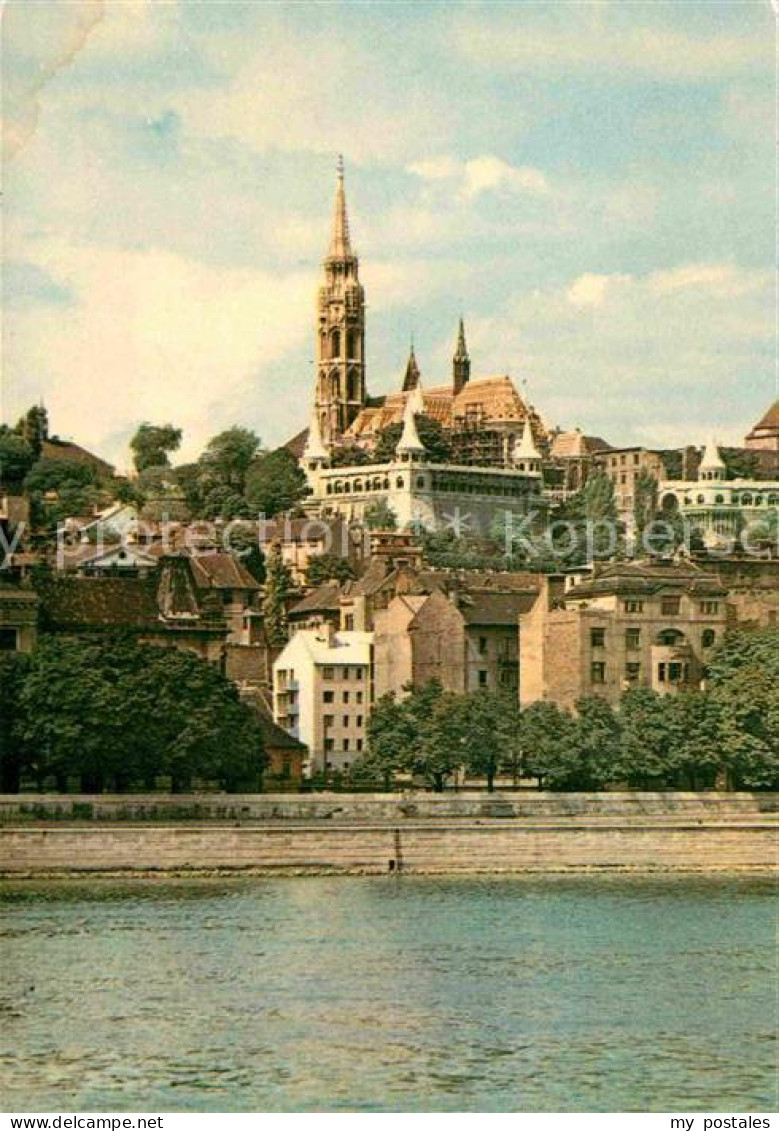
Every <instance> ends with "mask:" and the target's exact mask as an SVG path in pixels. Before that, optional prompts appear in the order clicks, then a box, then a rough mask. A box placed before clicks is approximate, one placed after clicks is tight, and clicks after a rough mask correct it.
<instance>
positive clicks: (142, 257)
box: [4, 240, 312, 461]
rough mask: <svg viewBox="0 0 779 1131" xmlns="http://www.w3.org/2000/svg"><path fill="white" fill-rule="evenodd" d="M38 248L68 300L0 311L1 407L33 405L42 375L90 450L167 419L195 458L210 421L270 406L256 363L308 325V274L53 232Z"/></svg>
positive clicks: (62, 420) (65, 419) (11, 411)
mask: <svg viewBox="0 0 779 1131" xmlns="http://www.w3.org/2000/svg"><path fill="white" fill-rule="evenodd" d="M37 252H38V264H39V267H40V269H41V270H43V271H46V272H47V273H49V274H50V275H52V276H53V277H54V278H58V279H66V280H67V285H68V286H69V288H70V289H71V290H72V291H73V293H74V294H75V295H76V296H77V305H75V306H73V305H71V306H69V307H68V308H67V309H64V310H62V309H59V308H57V307H52V306H49V307H47V308H45V309H43V310H38V311H37V312H35V314H33V312H32V311H31V310H29V309H23V310H18V311H11V312H9V314H8V315H7V318H6V325H5V332H6V345H5V358H4V362H5V365H4V368H5V374H4V383H5V390H4V391H5V396H6V399H7V401H8V415H9V417H11V418H13V417H14V416H15V415H18V414H19V413H21V412H22V411H23V410H24V409H25V408H26V407H27V406H28V405H29V403H31V402H32V401H35V400H36V399H37V398H38V396H39V395H40V393H41V391H42V388H41V387H40V386H39V383H40V382H43V383H44V384H45V396H46V401H47V405H48V407H49V410H50V413H51V416H52V420H53V423H54V426H55V427H56V429H57V431H58V432H59V433H60V434H63V435H80V436H82V437H85V433H88V435H89V437H90V440H91V442H93V443H95V444H97V445H98V446H100V445H104V444H106V443H107V442H108V441H109V440H110V438H111V437H115V436H116V435H120V434H122V431H123V430H127V435H129V432H131V431H132V429H133V427H134V425H136V424H137V423H138V422H139V421H140V420H142V419H156V420H172V421H173V422H174V423H176V424H177V425H179V426H181V427H183V428H184V430H185V433H186V446H185V448H184V450H183V454H184V455H185V456H191V455H194V454H196V453H197V451H198V450H199V448H200V446H201V445H202V443H203V441H204V440H205V439H206V438H207V436H209V435H210V434H212V432H213V431H215V430H216V429H215V428H214V427H213V421H214V420H221V419H225V418H226V419H227V421H228V423H230V422H232V421H236V422H237V421H243V420H246V419H247V418H249V419H252V420H256V419H257V418H258V417H259V416H260V415H261V413H260V412H259V411H258V409H259V406H267V405H269V404H271V403H273V401H274V399H275V398H276V397H277V395H278V390H277V389H274V388H272V387H267V386H266V385H265V384H264V382H263V376H262V374H263V371H264V368H265V367H269V366H270V367H272V366H274V365H276V364H278V363H279V362H280V361H281V360H282V359H283V358H284V356H285V355H286V354H287V352H288V351H289V350H290V349H292V348H293V347H295V346H296V345H298V344H299V343H300V342H301V339H302V338H304V337H305V336H307V334H308V333H309V332H310V307H311V289H312V288H311V279H310V278H309V276H308V274H302V273H301V274H298V273H291V274H288V275H286V276H281V277H278V276H269V275H268V274H267V273H266V272H263V271H259V270H254V271H253V270H248V269H243V268H240V269H233V268H227V267H224V268H218V267H214V266H210V265H206V264H202V263H198V262H195V261H192V260H186V259H184V258H182V257H180V256H175V255H171V254H169V253H166V252H161V251H126V250H122V249H115V248H106V247H102V248H95V247H83V246H81V247H73V246H71V245H68V244H67V243H66V242H64V241H61V240H47V241H40V242H39V245H38V247H37ZM247 387H249V388H251V398H252V399H251V400H249V399H248V398H247V395H246V389H247ZM104 450H105V449H104ZM107 454H109V455H110V456H112V457H114V458H119V459H120V461H122V460H123V458H126V453H125V452H123V451H117V450H116V449H115V448H114V449H113V450H111V451H109V452H108V453H107Z"/></svg>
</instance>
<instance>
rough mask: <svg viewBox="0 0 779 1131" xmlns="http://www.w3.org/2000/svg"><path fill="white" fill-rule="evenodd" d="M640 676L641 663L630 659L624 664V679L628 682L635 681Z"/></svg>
mask: <svg viewBox="0 0 779 1131" xmlns="http://www.w3.org/2000/svg"><path fill="white" fill-rule="evenodd" d="M640 676H641V664H639V663H636V662H634V661H631V662H630V663H629V664H625V679H626V680H628V682H629V683H636V681H637V680H638V679H639V678H640Z"/></svg>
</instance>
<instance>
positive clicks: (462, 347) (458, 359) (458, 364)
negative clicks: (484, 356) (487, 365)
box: [452, 314, 471, 396]
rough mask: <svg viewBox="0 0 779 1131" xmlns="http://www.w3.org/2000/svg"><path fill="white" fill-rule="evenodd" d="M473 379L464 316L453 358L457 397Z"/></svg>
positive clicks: (453, 375)
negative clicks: (471, 378)
mask: <svg viewBox="0 0 779 1131" xmlns="http://www.w3.org/2000/svg"><path fill="white" fill-rule="evenodd" d="M470 377H471V359H470V357H469V356H468V346H467V345H466V343H465V322H464V321H463V316H462V314H461V315H460V324H459V326H458V328H457V345H456V346H455V350H454V357H453V358H452V380H453V384H454V393H455V396H457V395H458V393H461V392H462V390H463V389H464V388H465V386H466V385H467V384H468V381H469V380H470Z"/></svg>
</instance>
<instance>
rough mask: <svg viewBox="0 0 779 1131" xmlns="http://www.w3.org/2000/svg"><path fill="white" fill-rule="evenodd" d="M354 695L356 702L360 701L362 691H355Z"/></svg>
mask: <svg viewBox="0 0 779 1131" xmlns="http://www.w3.org/2000/svg"><path fill="white" fill-rule="evenodd" d="M354 697H355V699H356V700H357V702H358V703H362V692H361V691H357V692H355V695H354Z"/></svg>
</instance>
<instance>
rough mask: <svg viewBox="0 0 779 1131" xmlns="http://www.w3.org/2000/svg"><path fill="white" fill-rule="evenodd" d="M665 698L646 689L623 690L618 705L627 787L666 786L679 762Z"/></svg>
mask: <svg viewBox="0 0 779 1131" xmlns="http://www.w3.org/2000/svg"><path fill="white" fill-rule="evenodd" d="M668 698H669V697H667V696H665V695H659V694H658V693H657V692H656V691H652V690H651V689H650V688H647V687H635V688H631V689H630V690H629V691H626V692H625V693H624V694H623V695H622V698H621V699H620V704H619V721H620V725H621V727H622V754H623V758H624V766H625V774H626V777H627V779H628V782H629V784H630V785H631V786H635V787H638V788H639V789H658V788H662V787H663V786H666V785H670V784H671V783H672V782H673V780H674V777H675V774H676V770H677V767H678V762H679V750H678V746H677V738H678V734H677V730H676V725H675V719H674V717H673V713H672V710H671V706H670V705H669V701H668Z"/></svg>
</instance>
